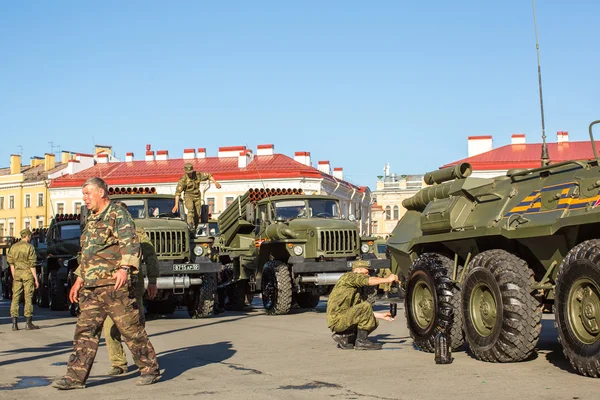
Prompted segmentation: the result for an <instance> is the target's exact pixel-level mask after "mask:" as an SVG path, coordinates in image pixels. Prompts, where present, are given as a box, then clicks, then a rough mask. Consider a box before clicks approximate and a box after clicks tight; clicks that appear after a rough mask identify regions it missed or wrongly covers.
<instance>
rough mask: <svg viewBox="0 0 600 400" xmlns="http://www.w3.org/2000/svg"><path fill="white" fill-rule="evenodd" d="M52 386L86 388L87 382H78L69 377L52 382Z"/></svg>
mask: <svg viewBox="0 0 600 400" xmlns="http://www.w3.org/2000/svg"><path fill="white" fill-rule="evenodd" d="M52 387H55V388H57V389H60V390H71V389H83V388H85V383H81V382H76V381H74V380H73V379H69V378H61V379H57V380H55V381H54V382H52Z"/></svg>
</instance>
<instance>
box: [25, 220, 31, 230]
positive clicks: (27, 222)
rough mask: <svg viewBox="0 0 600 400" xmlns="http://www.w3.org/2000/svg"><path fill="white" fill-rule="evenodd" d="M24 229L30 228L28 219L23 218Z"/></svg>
mask: <svg viewBox="0 0 600 400" xmlns="http://www.w3.org/2000/svg"><path fill="white" fill-rule="evenodd" d="M24 225H25V229H31V221H29V220H28V219H26V220H25V223H24Z"/></svg>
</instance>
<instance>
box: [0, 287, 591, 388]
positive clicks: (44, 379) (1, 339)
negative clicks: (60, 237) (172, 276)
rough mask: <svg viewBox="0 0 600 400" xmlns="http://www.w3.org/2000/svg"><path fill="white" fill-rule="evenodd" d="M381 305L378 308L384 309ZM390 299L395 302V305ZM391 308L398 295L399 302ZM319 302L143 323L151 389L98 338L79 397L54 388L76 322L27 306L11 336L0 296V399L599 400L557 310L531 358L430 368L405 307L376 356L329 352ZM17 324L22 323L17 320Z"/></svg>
mask: <svg viewBox="0 0 600 400" xmlns="http://www.w3.org/2000/svg"><path fill="white" fill-rule="evenodd" d="M389 301H390V300H380V301H378V302H377V304H376V307H375V308H376V309H379V310H383V309H385V308H387V307H388V302H389ZM391 301H394V299H391ZM396 301H397V300H396ZM325 308H326V300H323V299H322V300H321V302H320V303H319V305H318V306H317V308H316V309H313V310H299V309H295V310H292V312H291V313H290V314H288V315H281V316H268V315H266V314H265V313H264V311H263V310H262V304H261V300H260V299H259V298H257V299H255V301H254V303H253V306H252V307H251V308H248V309H247V310H245V311H243V312H229V311H228V312H225V313H223V314H219V315H217V316H214V317H211V318H207V319H196V320H194V319H190V318H189V317H188V316H187V312H186V311H185V310H184V309H178V310H177V311H176V312H175V314H172V315H168V316H164V317H160V318H157V319H153V320H150V321H148V322H147V331H148V333H149V335H150V339H151V341H152V344H153V345H154V347H155V349H156V351H157V354H158V358H159V364H160V367H161V371H162V379H161V380H160V381H159V382H157V383H156V384H154V385H150V386H144V387H138V386H135V380H136V379H137V377H138V372H137V367H136V366H135V365H133V362H132V360H131V355H130V354H129V353H128V357H129V361H130V367H129V372H128V373H127V374H125V375H121V376H118V377H110V376H108V375H106V373H107V371H108V370H109V367H110V365H109V362H108V356H107V352H106V347H105V346H104V340H103V339H102V340H101V346H100V348H99V350H98V354H97V357H96V360H95V363H94V366H93V368H92V371H91V374H90V377H89V380H88V382H87V387H86V388H85V389H83V390H71V391H59V390H57V389H54V388H52V387H51V386H50V383H51V381H52V380H53V379H55V378H57V377H61V376H62V375H63V374H64V372H65V370H66V361H67V358H68V357H69V354H70V353H71V351H72V338H73V332H74V328H75V321H76V319H75V318H73V317H71V316H70V314H69V313H68V312H67V311H50V310H48V309H40V308H37V307H36V308H35V311H34V322H35V323H37V324H38V325H40V327H41V329H40V330H37V331H25V330H24V329H22V330H20V331H18V332H12V330H11V325H10V323H11V321H10V317H9V303H8V301H6V300H2V301H0V316H1V317H0V400H5V399H19V400H23V399H46V398H48V399H57V398H60V399H76V398H77V399H81V398H82V396H86V397H90V398H92V397H93V398H94V399H109V398H110V399H112V400H121V399H134V398H135V399H144V400H151V399H165V398H175V399H177V398H192V397H193V398H196V397H198V398H207V399H236V400H240V399H283V398H285V399H334V400H335V399H383V400H388V399H411V400H412V399H436V400H439V399H469V398H470V399H473V398H477V399H497V398H498V399H527V400H533V399H568V400H579V399H581V400H583V399H590V400H591V399H598V398H600V394H599V390H598V388H599V385H600V380H596V379H593V378H587V377H583V376H581V375H578V374H576V373H574V372H573V370H572V369H571V367H570V365H569V363H568V362H567V361H566V360H565V358H564V356H563V354H562V349H561V347H560V345H559V344H558V339H557V333H556V329H555V327H554V321H553V315H551V314H546V315H544V319H543V328H542V337H541V339H540V342H539V345H538V347H537V351H536V352H535V353H534V355H533V356H532V357H531V358H530V359H528V360H526V361H524V362H520V363H511V364H494V363H486V362H481V361H478V360H476V359H474V358H473V357H472V356H471V355H470V354H469V353H468V352H467V351H459V352H453V353H452V355H453V357H454V362H453V363H452V364H448V365H438V364H435V362H434V355H433V354H431V353H424V352H421V351H418V350H416V349H415V348H413V343H412V339H411V338H410V335H409V333H408V330H407V328H406V323H405V319H404V308H403V304H402V303H399V304H398V316H397V318H396V320H395V321H393V322H386V321H382V322H381V324H380V327H379V328H378V329H377V330H376V331H375V332H374V333H373V335H372V336H373V337H374V338H375V339H377V340H378V341H379V342H381V343H383V349H382V350H379V351H356V350H340V349H337V348H336V346H335V343H334V342H333V340H332V339H331V334H330V332H329V331H328V329H327V326H326V322H325ZM20 322H21V326H22V328H24V320H23V318H21V319H20Z"/></svg>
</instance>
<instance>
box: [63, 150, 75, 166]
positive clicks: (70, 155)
mask: <svg viewBox="0 0 600 400" xmlns="http://www.w3.org/2000/svg"><path fill="white" fill-rule="evenodd" d="M71 159H73V153H71V152H70V151H66V150H63V151H61V152H60V162H61V163H62V164H66V163H68V162H69V160H71Z"/></svg>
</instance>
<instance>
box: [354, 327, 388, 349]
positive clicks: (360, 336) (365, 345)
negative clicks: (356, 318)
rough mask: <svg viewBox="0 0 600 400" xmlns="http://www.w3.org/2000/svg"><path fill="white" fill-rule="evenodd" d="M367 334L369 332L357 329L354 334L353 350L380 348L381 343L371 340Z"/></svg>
mask: <svg viewBox="0 0 600 400" xmlns="http://www.w3.org/2000/svg"><path fill="white" fill-rule="evenodd" d="M368 336H369V332H367V331H363V330H362V329H359V330H358V332H357V334H356V342H355V343H354V350H380V349H381V345H380V344H379V343H374V342H371V341H370V340H369V338H368Z"/></svg>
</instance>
